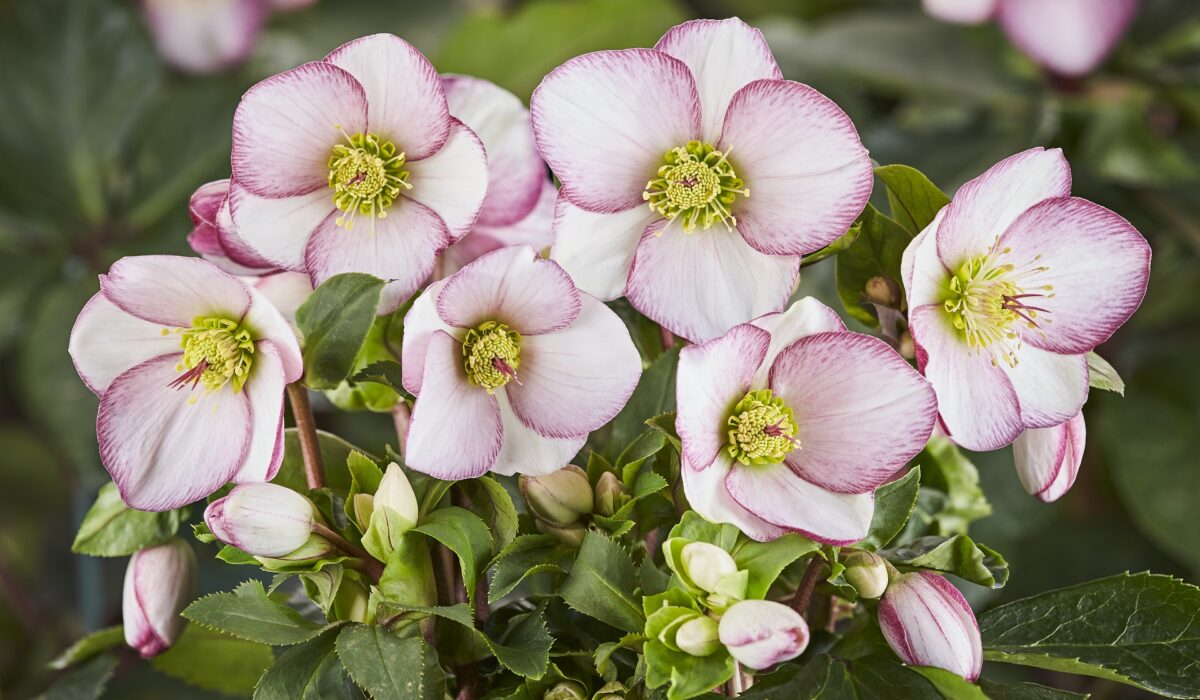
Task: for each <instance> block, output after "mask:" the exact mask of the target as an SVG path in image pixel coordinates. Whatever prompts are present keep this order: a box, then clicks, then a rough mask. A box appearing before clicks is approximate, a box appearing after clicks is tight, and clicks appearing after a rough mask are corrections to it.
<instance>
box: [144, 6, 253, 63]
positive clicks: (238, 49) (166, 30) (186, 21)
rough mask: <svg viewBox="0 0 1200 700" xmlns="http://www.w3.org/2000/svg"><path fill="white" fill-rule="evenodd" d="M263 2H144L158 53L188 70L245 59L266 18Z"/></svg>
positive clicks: (238, 61)
mask: <svg viewBox="0 0 1200 700" xmlns="http://www.w3.org/2000/svg"><path fill="white" fill-rule="evenodd" d="M267 11H268V8H267V5H266V3H265V2H264V0H144V2H142V12H143V14H144V15H145V17H146V24H147V25H149V27H150V35H151V36H152V37H154V45H155V47H156V48H157V49H158V53H159V54H160V55H161V56H162V57H163V60H165V61H166V62H167V63H169V64H171V65H172V66H174V67H176V68H178V69H179V70H182V71H186V72H188V73H215V72H217V71H222V70H225V69H227V68H231V67H233V66H236V65H237V64H239V63H241V62H242V61H244V60H246V58H248V57H249V56H250V52H251V51H253V50H254V44H255V43H256V42H257V41H258V35H259V33H260V32H261V31H262V26H263V23H264V22H265V21H266V19H267Z"/></svg>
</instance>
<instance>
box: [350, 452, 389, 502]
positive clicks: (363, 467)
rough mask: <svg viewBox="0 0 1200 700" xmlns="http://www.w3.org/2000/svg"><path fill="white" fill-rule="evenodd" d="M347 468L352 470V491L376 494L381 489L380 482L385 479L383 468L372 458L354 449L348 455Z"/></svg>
mask: <svg viewBox="0 0 1200 700" xmlns="http://www.w3.org/2000/svg"><path fill="white" fill-rule="evenodd" d="M346 469H347V470H348V471H349V472H350V483H351V491H352V492H354V493H369V494H374V493H375V492H376V491H378V490H379V482H381V481H383V470H382V469H380V468H379V465H378V464H376V463H375V461H374V460H372V459H371V458H369V457H367V456H366V455H364V454H363V453H361V452H359V451H358V450H353V451H352V452H350V454H349V455H348V456H347V457H346Z"/></svg>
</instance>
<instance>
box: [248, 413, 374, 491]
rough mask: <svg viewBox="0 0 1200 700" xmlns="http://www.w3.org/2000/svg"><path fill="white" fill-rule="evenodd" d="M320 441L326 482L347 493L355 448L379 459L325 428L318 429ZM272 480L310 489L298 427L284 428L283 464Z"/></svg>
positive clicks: (281, 484) (318, 442)
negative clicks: (349, 461) (350, 463)
mask: <svg viewBox="0 0 1200 700" xmlns="http://www.w3.org/2000/svg"><path fill="white" fill-rule="evenodd" d="M317 444H319V445H320V447H321V464H322V465H323V466H324V467H325V485H326V486H327V487H329V488H330V489H333V490H334V491H338V492H342V493H344V492H347V491H349V490H350V487H351V482H350V472H349V470H348V469H346V460H347V459H349V457H350V453H351V452H359V453H361V454H363V455H366V456H367V457H368V458H369V459H371V460H374V459H375V458H374V457H372V456H371V455H370V454H368V453H367V452H366V451H365V450H362V449H360V448H358V447H355V446H354V445H352V444H350V443H349V442H347V441H346V440H344V439H342V438H340V437H338V436H337V435H334V434H333V433H327V432H325V431H323V430H318V431H317ZM271 483H273V484H278V485H280V486H286V487H288V488H289V489H292V490H293V491H298V492H300V493H308V479H307V478H306V477H305V476H304V456H303V455H302V454H301V452H300V436H299V434H297V433H296V429H295V428H288V429H287V430H285V431H283V464H282V465H281V466H280V467H279V473H278V474H277V475H276V476H275V478H274V479H272V480H271Z"/></svg>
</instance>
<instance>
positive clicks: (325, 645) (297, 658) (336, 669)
mask: <svg viewBox="0 0 1200 700" xmlns="http://www.w3.org/2000/svg"><path fill="white" fill-rule="evenodd" d="M337 638H338V630H336V629H329V630H325V631H324V632H323V633H321V634H320V635H318V636H317V637H315V638H313V639H310V640H308V641H307V642H304V643H302V644H299V645H297V646H294V647H292V648H291V649H288V650H287V651H285V652H283V654H281V655H280V656H279V658H278V659H276V660H275V663H274V664H272V665H271V667H270V668H268V669H267V671H266V673H264V674H263V675H262V678H259V679H258V685H257V686H256V687H255V688H254V700H326V699H327V698H345V697H347V693H346V688H345V684H344V676H343V672H342V664H341V662H339V661H338V657H337V653H336V652H335V646H334V645H335V644H336V641H337Z"/></svg>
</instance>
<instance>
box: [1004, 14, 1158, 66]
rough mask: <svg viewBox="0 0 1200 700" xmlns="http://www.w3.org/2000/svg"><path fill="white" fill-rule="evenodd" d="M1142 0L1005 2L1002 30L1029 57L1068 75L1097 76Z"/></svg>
mask: <svg viewBox="0 0 1200 700" xmlns="http://www.w3.org/2000/svg"><path fill="white" fill-rule="evenodd" d="M1138 4H1139V0H1107V1H1106V2H1096V1H1095V0H1053V1H1048V0H1003V2H1001V3H1000V8H999V9H1000V11H999V19H1000V26H1001V27H1002V28H1003V29H1004V33H1005V34H1007V35H1008V38H1009V39H1010V40H1011V41H1012V43H1014V44H1016V45H1017V47H1018V48H1019V49H1021V51H1023V52H1024V53H1025V54H1027V55H1028V56H1029V57H1030V58H1032V59H1033V60H1034V61H1037V62H1038V63H1040V64H1042V65H1043V66H1045V67H1046V68H1049V69H1050V70H1051V71H1053V72H1055V73H1058V74H1059V75H1065V76H1071V77H1075V76H1081V75H1086V74H1088V73H1090V72H1092V71H1093V70H1094V69H1095V68H1096V67H1097V66H1099V65H1100V63H1101V61H1103V60H1104V58H1105V57H1106V56H1108V54H1109V52H1110V51H1112V49H1113V47H1114V46H1115V45H1116V43H1117V42H1118V41H1120V39H1121V36H1122V35H1123V34H1124V33H1125V30H1126V29H1127V28H1128V27H1129V23H1130V22H1131V21H1133V17H1134V15H1135V14H1137V10H1138Z"/></svg>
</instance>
